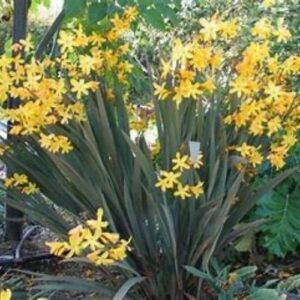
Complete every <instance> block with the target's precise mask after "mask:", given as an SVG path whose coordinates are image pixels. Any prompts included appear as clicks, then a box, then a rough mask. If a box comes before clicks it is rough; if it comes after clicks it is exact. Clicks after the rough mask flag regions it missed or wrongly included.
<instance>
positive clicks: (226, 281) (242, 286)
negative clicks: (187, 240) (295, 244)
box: [185, 260, 300, 300]
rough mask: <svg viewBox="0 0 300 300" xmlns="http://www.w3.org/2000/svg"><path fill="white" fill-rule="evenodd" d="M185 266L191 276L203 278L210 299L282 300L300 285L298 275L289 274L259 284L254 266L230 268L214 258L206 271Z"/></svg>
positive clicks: (299, 276)
mask: <svg viewBox="0 0 300 300" xmlns="http://www.w3.org/2000/svg"><path fill="white" fill-rule="evenodd" d="M185 268H186V270H187V271H188V272H189V273H191V274H192V275H193V276H196V277H198V278H201V279H203V283H202V284H203V285H205V284H208V285H209V287H210V288H211V290H210V291H211V299H218V300H236V299H244V300H266V299H270V300H284V299H286V298H287V294H288V293H289V292H291V291H294V290H295V289H296V288H298V287H299V286H300V275H295V276H291V277H290V278H288V279H286V280H283V281H279V280H271V281H267V282H266V283H265V284H263V285H261V286H259V285H257V283H256V280H255V275H256V271H257V268H256V267H255V266H248V267H242V268H239V269H236V270H232V269H231V266H226V267H222V266H220V264H219V263H218V262H217V261H216V260H212V262H211V266H210V268H209V271H207V272H202V271H200V270H198V269H196V268H194V267H190V266H186V267H185Z"/></svg>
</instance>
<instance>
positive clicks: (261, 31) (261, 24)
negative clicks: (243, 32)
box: [251, 18, 273, 39]
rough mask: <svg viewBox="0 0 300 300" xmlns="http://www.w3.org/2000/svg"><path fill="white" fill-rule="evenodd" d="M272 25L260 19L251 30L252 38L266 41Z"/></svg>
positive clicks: (268, 21)
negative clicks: (255, 37)
mask: <svg viewBox="0 0 300 300" xmlns="http://www.w3.org/2000/svg"><path fill="white" fill-rule="evenodd" d="M272 30H273V28H272V25H271V22H270V20H268V19H266V18H262V19H260V20H259V21H257V22H256V23H255V24H254V26H253V28H252V29H251V33H252V35H254V36H258V37H259V38H261V39H268V38H269V37H270V35H271V33H272Z"/></svg>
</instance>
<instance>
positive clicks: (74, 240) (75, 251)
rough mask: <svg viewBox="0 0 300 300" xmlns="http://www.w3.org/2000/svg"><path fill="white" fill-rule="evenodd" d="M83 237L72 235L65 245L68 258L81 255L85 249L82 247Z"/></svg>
mask: <svg viewBox="0 0 300 300" xmlns="http://www.w3.org/2000/svg"><path fill="white" fill-rule="evenodd" d="M82 241H83V236H82V235H80V236H79V235H70V236H69V241H68V242H67V243H66V244H65V250H66V251H67V252H68V254H67V255H66V257H67V258H70V257H72V256H74V255H80V254H81V253H82V250H83V249H84V248H83V246H82Z"/></svg>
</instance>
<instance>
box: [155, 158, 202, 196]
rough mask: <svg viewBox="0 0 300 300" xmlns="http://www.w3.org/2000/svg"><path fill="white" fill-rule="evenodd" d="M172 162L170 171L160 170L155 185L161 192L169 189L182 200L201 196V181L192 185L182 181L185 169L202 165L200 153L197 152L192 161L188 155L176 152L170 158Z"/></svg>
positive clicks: (197, 167)
mask: <svg viewBox="0 0 300 300" xmlns="http://www.w3.org/2000/svg"><path fill="white" fill-rule="evenodd" d="M172 163H173V164H172V170H171V171H160V176H159V178H158V182H157V183H156V185H155V186H156V187H159V188H160V189H161V190H162V191H163V192H166V191H167V190H171V191H172V192H173V195H174V196H175V197H179V198H180V199H182V200H185V199H186V198H190V197H194V198H198V197H199V196H201V195H202V194H203V193H204V190H203V182H201V181H198V182H197V183H196V184H194V185H189V184H185V183H183V180H182V178H183V175H184V172H185V171H188V170H191V169H199V168H200V167H201V166H202V165H203V163H202V155H201V154H199V156H198V158H197V160H195V161H193V160H192V158H191V157H189V156H188V155H181V154H180V153H179V152H177V153H176V156H175V158H173V159H172ZM180 179H181V180H180Z"/></svg>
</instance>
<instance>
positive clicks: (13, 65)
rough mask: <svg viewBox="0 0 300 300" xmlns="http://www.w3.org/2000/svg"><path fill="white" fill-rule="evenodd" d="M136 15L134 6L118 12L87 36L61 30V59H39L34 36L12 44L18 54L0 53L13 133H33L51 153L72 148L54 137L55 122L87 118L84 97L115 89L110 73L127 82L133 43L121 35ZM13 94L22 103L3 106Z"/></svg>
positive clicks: (0, 89) (1, 87)
mask: <svg viewBox="0 0 300 300" xmlns="http://www.w3.org/2000/svg"><path fill="white" fill-rule="evenodd" d="M137 14H138V12H137V9H136V8H135V7H131V8H128V9H127V10H125V12H124V13H123V14H122V15H118V14H115V15H114V16H113V17H112V19H111V21H110V23H111V26H110V28H109V29H108V30H107V31H106V32H103V33H92V34H90V35H87V34H85V32H84V31H83V28H82V27H81V26H79V27H78V28H76V29H74V30H65V31H61V32H60V34H59V39H58V44H59V46H60V51H61V55H60V57H58V58H54V59H51V58H47V57H45V58H43V59H42V60H37V59H35V58H34V57H33V55H32V52H31V49H32V48H33V45H32V42H31V41H30V38H29V39H27V40H26V41H21V42H20V44H17V45H13V49H14V50H15V51H17V53H19V54H18V55H17V56H16V57H10V56H8V55H2V56H1V57H0V104H1V106H2V107H5V108H2V109H1V114H0V115H1V117H2V118H4V119H6V120H8V121H10V122H11V123H12V124H13V126H12V127H11V129H10V134H12V135H32V136H33V137H35V138H37V139H38V140H39V141H40V143H41V145H42V147H44V148H46V149H48V150H49V151H50V152H53V153H56V152H61V153H68V152H69V151H71V150H72V146H71V144H70V141H69V140H68V139H67V138H63V137H62V136H54V135H53V134H52V133H51V126H52V125H55V124H67V123H68V122H70V121H71V120H74V121H77V122H82V121H85V119H86V114H85V106H84V101H85V100H87V98H88V96H89V94H90V93H93V92H95V91H97V90H100V92H103V94H104V95H105V94H106V90H107V91H108V90H110V89H111V86H110V84H111V85H112V84H113V83H112V80H105V76H107V74H108V73H109V72H110V73H111V75H110V76H109V77H110V78H111V77H113V76H114V74H116V77H117V80H118V81H119V82H120V83H122V84H126V83H127V75H128V74H129V73H130V72H131V70H132V65H131V64H130V63H129V62H128V61H127V60H126V57H125V56H126V55H127V54H128V52H129V45H128V43H125V42H124V41H123V39H121V38H122V36H123V35H124V33H125V32H126V31H128V30H129V29H130V24H131V23H132V22H133V21H134V20H135V18H136V17H137ZM23 49H24V50H26V52H27V53H26V54H27V55H26V58H23V57H22V56H21V50H23ZM94 78H99V80H98V79H97V81H95V80H94ZM103 78H104V79H103ZM100 82H101V86H100ZM10 98H15V99H18V101H19V103H20V105H19V106H18V107H17V108H10V107H7V106H3V104H5V103H6V102H7V101H8V100H9V99H10Z"/></svg>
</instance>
